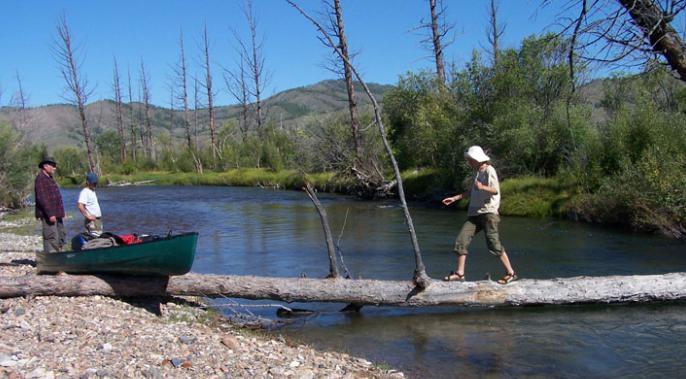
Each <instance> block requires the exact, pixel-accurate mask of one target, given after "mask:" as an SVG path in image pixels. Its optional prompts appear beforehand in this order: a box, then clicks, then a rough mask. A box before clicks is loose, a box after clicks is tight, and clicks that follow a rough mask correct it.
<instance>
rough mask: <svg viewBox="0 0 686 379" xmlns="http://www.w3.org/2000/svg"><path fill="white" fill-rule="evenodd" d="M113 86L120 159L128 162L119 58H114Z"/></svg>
mask: <svg viewBox="0 0 686 379" xmlns="http://www.w3.org/2000/svg"><path fill="white" fill-rule="evenodd" d="M112 75H113V78H112V87H113V90H114V102H115V107H116V109H115V118H116V122H117V135H119V159H120V161H121V162H122V163H124V162H126V138H125V137H124V110H123V105H122V96H121V83H120V80H119V66H118V65H117V58H114V69H113V71H112Z"/></svg>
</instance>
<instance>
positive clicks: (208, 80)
mask: <svg viewBox="0 0 686 379" xmlns="http://www.w3.org/2000/svg"><path fill="white" fill-rule="evenodd" d="M202 36H203V38H202V42H203V62H204V64H203V68H204V69H205V83H204V87H205V90H206V91H207V112H208V115H209V126H210V143H211V144H212V156H213V157H214V158H217V157H218V156H219V151H218V149H217V126H216V125H215V119H214V105H213V99H214V93H213V92H212V70H211V67H210V46H209V45H210V41H209V38H208V37H207V25H205V28H204V29H203V35H202Z"/></svg>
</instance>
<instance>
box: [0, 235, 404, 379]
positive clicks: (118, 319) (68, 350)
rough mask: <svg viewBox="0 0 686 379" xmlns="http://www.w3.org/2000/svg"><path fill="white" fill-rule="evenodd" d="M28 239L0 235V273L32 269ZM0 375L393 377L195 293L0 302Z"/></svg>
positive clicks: (33, 241)
mask: <svg viewBox="0 0 686 379" xmlns="http://www.w3.org/2000/svg"><path fill="white" fill-rule="evenodd" d="M40 246H41V240H40V238H39V237H38V236H18V235H14V234H11V233H3V232H2V231H0V247H1V248H0V273H1V274H0V275H3V276H13V275H35V274H34V271H35V267H34V266H33V264H34V252H35V251H36V250H37V249H39V248H40ZM0 328H1V329H2V339H1V340H0V378H403V377H404V375H403V373H401V372H398V371H395V370H386V369H382V368H380V367H376V366H375V365H373V364H372V363H371V362H369V361H366V360H364V359H359V358H355V357H352V356H350V355H347V354H342V353H337V352H320V351H316V350H314V349H312V348H310V347H308V346H304V345H298V344H295V343H291V342H289V341H285V340H283V339H282V338H275V337H273V336H268V335H266V334H265V333H261V332H256V331H252V330H248V329H244V328H240V327H238V326H236V325H233V324H231V322H229V321H228V320H226V319H225V318H223V317H221V316H218V315H217V313H216V312H211V311H207V310H205V308H204V307H202V306H201V304H200V303H199V300H198V299H191V298H178V297H175V298H165V299H115V298H109V297H102V296H91V297H50V296H47V297H25V298H11V299H0Z"/></svg>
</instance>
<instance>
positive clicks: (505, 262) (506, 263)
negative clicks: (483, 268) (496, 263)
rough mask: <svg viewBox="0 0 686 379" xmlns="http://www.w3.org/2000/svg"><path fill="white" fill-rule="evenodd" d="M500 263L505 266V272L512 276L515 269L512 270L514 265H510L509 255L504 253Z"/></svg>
mask: <svg viewBox="0 0 686 379" xmlns="http://www.w3.org/2000/svg"><path fill="white" fill-rule="evenodd" d="M500 261H501V262H502V263H503V266H505V270H506V273H507V274H512V273H513V272H514V269H513V268H512V265H511V264H510V258H508V257H507V253H506V252H504V251H503V254H502V255H500Z"/></svg>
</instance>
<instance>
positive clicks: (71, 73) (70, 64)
mask: <svg viewBox="0 0 686 379" xmlns="http://www.w3.org/2000/svg"><path fill="white" fill-rule="evenodd" d="M57 35H58V41H56V43H55V44H54V49H53V52H54V55H55V58H56V60H57V63H58V64H59V66H60V72H61V73H62V78H64V80H65V82H66V83H67V89H68V91H69V92H70V96H68V97H67V98H66V100H68V101H69V102H71V103H72V104H74V105H75V106H76V108H77V110H78V113H79V119H80V120H81V131H82V133H83V141H84V143H85V145H86V153H87V155H88V167H89V169H90V170H91V171H96V167H97V164H96V162H95V158H94V148H93V143H92V141H91V130H90V127H89V126H88V120H87V119H86V102H87V101H88V96H89V95H90V92H89V90H88V80H87V79H86V77H85V76H83V75H82V74H81V65H80V64H79V62H78V61H77V58H76V56H75V54H76V52H77V51H76V48H75V47H74V45H73V40H72V36H71V31H70V29H69V24H68V23H67V18H66V17H65V16H64V15H62V16H60V18H59V20H58V22H57Z"/></svg>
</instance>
